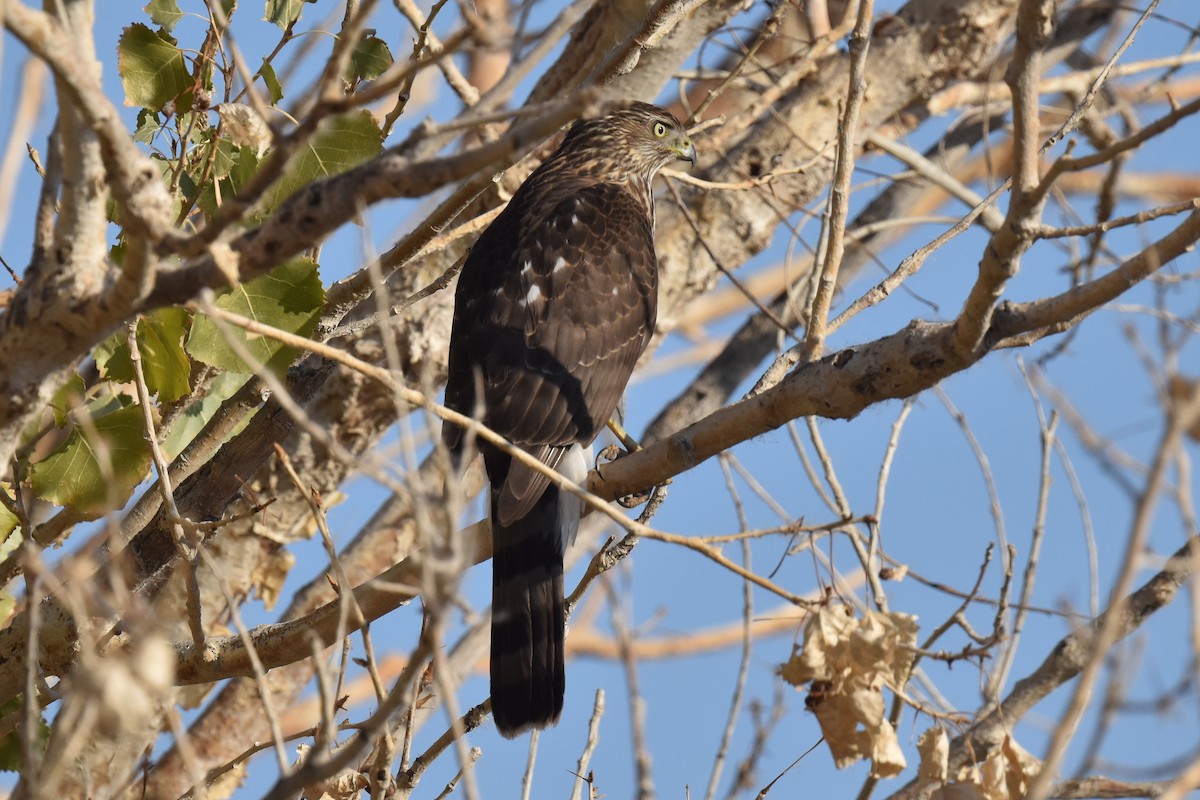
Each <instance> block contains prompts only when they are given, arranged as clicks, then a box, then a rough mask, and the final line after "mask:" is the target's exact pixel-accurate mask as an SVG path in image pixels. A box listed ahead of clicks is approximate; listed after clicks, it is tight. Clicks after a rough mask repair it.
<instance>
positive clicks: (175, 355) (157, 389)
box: [95, 308, 192, 403]
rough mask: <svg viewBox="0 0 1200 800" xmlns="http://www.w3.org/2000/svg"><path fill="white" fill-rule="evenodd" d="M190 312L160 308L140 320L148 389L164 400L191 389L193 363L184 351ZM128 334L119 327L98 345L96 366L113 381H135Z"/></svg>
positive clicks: (171, 400)
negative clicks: (127, 338)
mask: <svg viewBox="0 0 1200 800" xmlns="http://www.w3.org/2000/svg"><path fill="white" fill-rule="evenodd" d="M187 324H188V313H187V312H186V311H184V310H183V309H182V308H160V309H158V310H157V311H154V312H153V313H151V314H148V315H146V316H144V317H142V318H141V319H140V320H138V327H137V340H138V350H139V351H140V352H141V354H142V373H143V374H144V375H145V376H146V388H147V389H149V390H150V393H151V394H157V395H158V399H159V400H160V401H162V402H164V403H173V402H174V401H176V400H178V399H179V398H181V397H183V396H184V395H186V394H187V393H188V392H190V391H191V376H192V362H191V360H190V359H189V358H188V357H187V353H185V352H184V350H183V337H184V334H185V333H186V332H187ZM126 336H127V334H126V333H125V331H124V330H119V331H117V332H116V333H114V334H113V335H112V336H109V337H108V338H107V339H105V340H104V341H103V342H101V343H100V344H98V345H97V346H96V350H95V358H96V366H97V367H99V368H100V374H101V375H102V376H103V377H105V378H107V379H108V380H110V381H121V382H127V381H132V380H133V362H131V361H130V360H129V342H128V341H127V340H126Z"/></svg>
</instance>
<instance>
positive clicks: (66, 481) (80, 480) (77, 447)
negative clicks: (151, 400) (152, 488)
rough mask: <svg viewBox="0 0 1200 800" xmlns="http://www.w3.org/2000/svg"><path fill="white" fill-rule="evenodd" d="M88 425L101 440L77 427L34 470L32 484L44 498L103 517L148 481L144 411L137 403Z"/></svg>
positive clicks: (84, 512)
mask: <svg viewBox="0 0 1200 800" xmlns="http://www.w3.org/2000/svg"><path fill="white" fill-rule="evenodd" d="M88 427H92V428H94V429H95V432H94V436H96V437H99V439H100V441H95V440H94V439H93V434H92V433H87V432H85V430H84V427H83V426H82V425H80V426H76V427H75V429H74V430H73V431H71V434H70V435H69V436H68V437H67V438H66V440H65V441H64V442H63V443H62V444H61V445H59V446H58V447H57V448H56V449H55V450H54V452H52V453H51V454H50V455H48V456H46V457H45V458H44V459H42V460H41V461H39V462H37V463H36V464H34V465H33V466H32V467H30V469H29V482H30V485H31V486H32V487H33V491H34V493H35V494H36V495H37V496H38V497H40V498H42V499H43V500H47V501H49V502H51V503H54V504H56V505H60V506H67V507H69V508H72V509H74V510H76V511H78V512H80V513H81V514H85V515H88V516H99V515H100V514H103V513H104V512H105V511H110V510H115V508H119V507H121V506H122V505H124V504H125V501H126V500H128V499H129V495H131V494H133V490H134V488H135V487H136V486H137V485H138V483H140V482H141V481H142V479H144V478H145V477H146V471H147V470H148V469H149V468H150V447H149V445H148V444H147V443H146V435H145V429H144V428H143V425H142V409H141V408H139V407H138V406H136V405H130V406H125V407H121V408H117V409H116V410H115V411H110V412H109V413H107V414H104V415H103V416H100V415H98V414H97V415H96V416H94V417H93V418H92V422H91V425H89V426H88ZM102 449H103V450H104V451H107V459H106V461H107V467H108V474H106V471H105V470H102V469H101V463H102V462H101V458H102V456H101V451H102ZM110 476H111V479H110ZM110 495H111V498H110ZM114 504H115V505H114Z"/></svg>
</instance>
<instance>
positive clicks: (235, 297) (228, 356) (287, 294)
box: [187, 258, 325, 375]
mask: <svg viewBox="0 0 1200 800" xmlns="http://www.w3.org/2000/svg"><path fill="white" fill-rule="evenodd" d="M324 305H325V288H324V287H323V286H322V285H321V276H320V275H318V274H317V264H316V262H315V261H313V260H312V259H310V258H293V259H292V260H291V261H287V262H285V263H283V264H280V265H279V266H278V267H276V268H275V269H273V270H271V271H270V272H269V273H268V274H266V275H263V276H262V277H261V278H255V279H254V280H252V281H250V282H249V283H243V284H242V285H241V286H236V287H233V288H231V289H227V290H225V291H224V292H222V293H221V294H220V295H218V296H217V299H216V306H217V307H218V308H222V309H224V310H226V311H231V312H233V313H235V314H240V315H242V316H244V317H249V318H250V319H254V320H258V321H259V322H263V323H265V324H267V325H271V326H273V327H276V328H280V329H282V330H285V331H288V332H290V333H295V334H299V335H301V336H307V335H308V334H310V333H312V331H313V329H314V328H315V327H316V326H317V320H318V319H319V318H320V316H321V308H322V307H323V306H324ZM225 327H226V328H227V329H228V332H229V336H230V337H232V338H233V339H234V340H235V341H238V342H240V343H241V344H242V345H243V346H244V347H245V348H246V349H247V350H248V351H249V352H250V354H251V355H253V356H254V357H255V358H256V359H257V360H258V361H260V362H262V363H263V364H265V365H266V366H267V368H268V369H270V370H272V371H274V372H275V373H276V374H278V375H282V374H283V373H284V372H285V371H286V370H287V368H288V365H289V364H291V363H292V361H293V360H294V359H295V358H296V355H297V351H296V349H295V348H292V347H286V346H284V345H282V344H280V343H279V342H277V341H275V340H274V339H269V338H267V337H265V336H256V335H254V334H248V333H247V332H246V331H244V330H242V329H241V328H234V327H233V326H228V325H227V326H225ZM187 351H188V353H190V354H191V356H192V357H193V358H195V359H197V360H199V361H203V362H204V363H205V364H210V365H212V366H214V367H220V368H221V369H227V370H231V371H233V372H251V371H252V368H251V366H250V365H249V364H247V363H246V362H245V361H243V360H242V358H241V357H240V356H239V355H238V354H237V353H236V352H234V350H233V348H232V347H230V345H229V343H228V342H227V341H226V339H225V335H224V334H222V332H221V329H220V328H218V327H217V325H216V323H214V322H213V321H212V320H211V319H208V318H207V317H204V316H203V315H200V314H197V315H196V317H195V319H193V320H192V331H191V333H190V334H189V335H188V340H187Z"/></svg>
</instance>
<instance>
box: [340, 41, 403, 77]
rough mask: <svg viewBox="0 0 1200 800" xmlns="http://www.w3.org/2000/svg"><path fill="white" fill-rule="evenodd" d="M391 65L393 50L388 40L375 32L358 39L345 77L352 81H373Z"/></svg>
mask: <svg viewBox="0 0 1200 800" xmlns="http://www.w3.org/2000/svg"><path fill="white" fill-rule="evenodd" d="M391 65H392V51H391V50H389V49H388V46H387V42H385V41H384V40H383V39H380V38H379V37H378V36H375V35H374V34H373V33H372V34H368V35H366V36H364V37H362V38H361V39H359V40H358V44H357V45H356V46H355V47H354V52H353V53H351V54H350V63H349V64H347V65H346V76H345V77H346V80H347V81H349V82H351V83H354V82H356V81H362V80H365V81H372V80H375V79H376V78H378V77H379V76H380V75H382V74H383V73H385V72H387V69H388V67H390V66H391Z"/></svg>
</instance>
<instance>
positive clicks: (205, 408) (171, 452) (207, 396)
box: [162, 372, 254, 460]
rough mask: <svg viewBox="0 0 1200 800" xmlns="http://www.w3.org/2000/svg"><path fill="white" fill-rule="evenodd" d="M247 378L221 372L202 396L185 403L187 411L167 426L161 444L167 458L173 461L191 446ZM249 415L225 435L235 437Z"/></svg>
mask: <svg viewBox="0 0 1200 800" xmlns="http://www.w3.org/2000/svg"><path fill="white" fill-rule="evenodd" d="M249 379H250V378H249V376H247V375H245V374H242V373H240V372H222V373H221V374H220V375H218V376H217V377H215V378H213V381H212V383H211V384H210V385H209V387H208V391H207V392H205V393H204V396H203V397H202V398H200V399H199V400H197V401H196V402H194V403H191V404H189V405H188V407H187V409H186V410H185V411H184V412H183V413H182V414H179V415H178V416H177V417H176V418H175V424H174V425H172V426H171V430H170V431H169V432H168V433H167V436H166V438H165V439H164V440H163V443H162V447H163V452H164V453H166V456H167V459H168V460H174V459H175V457H176V456H178V455H179V454H180V453H182V452H183V448H185V447H187V446H188V445H189V444H191V441H192V439H194V438H195V437H196V434H197V433H199V432H200V431H202V430H203V429H204V426H205V425H207V424H208V421H209V420H210V419H212V418H213V415H214V414H216V413H217V410H218V409H220V408H221V406H222V405H223V404H224V402H225V401H226V400H228V399H229V398H231V397H233V396H234V395H235V394H236V393H237V390H238V389H241V388H242V386H243V385H244V384H245V383H246V381H248V380H249ZM253 416H254V414H253V412H252V413H251V414H249V415H247V417H246V419H245V420H243V422H242V423H241V425H238V426H236V427H235V429H234V430H233V431H231V432H230V433H229V436H230V437H233V436H235V435H236V434H237V433H238V431H240V430H241V428H242V426H243V425H245V424H246V423H247V422H249V420H250V418H251V417H253Z"/></svg>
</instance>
